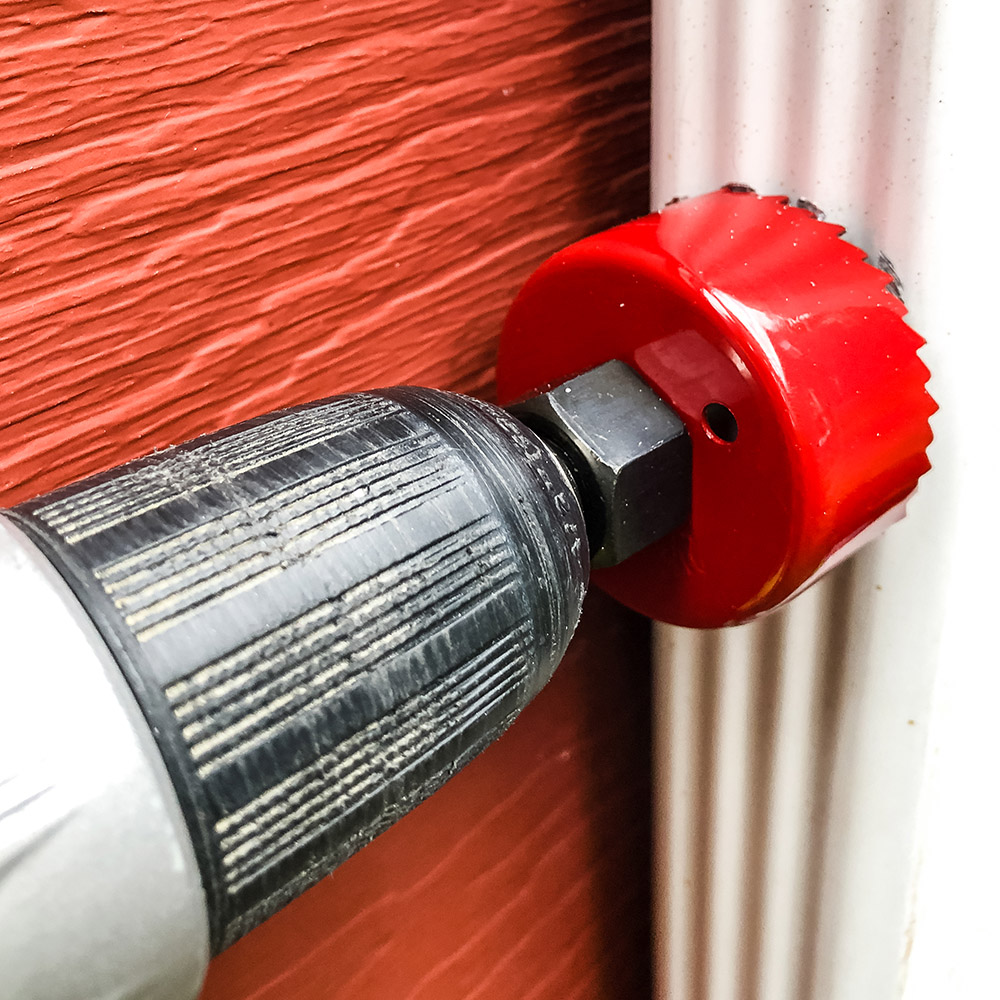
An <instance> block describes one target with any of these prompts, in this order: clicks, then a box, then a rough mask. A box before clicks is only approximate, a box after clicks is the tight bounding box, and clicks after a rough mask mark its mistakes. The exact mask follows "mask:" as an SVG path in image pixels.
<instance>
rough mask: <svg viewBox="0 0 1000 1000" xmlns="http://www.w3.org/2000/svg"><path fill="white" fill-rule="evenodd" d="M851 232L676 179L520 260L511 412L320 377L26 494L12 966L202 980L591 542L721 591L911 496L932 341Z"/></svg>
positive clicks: (457, 707)
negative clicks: (167, 444) (308, 391)
mask: <svg viewBox="0 0 1000 1000" xmlns="http://www.w3.org/2000/svg"><path fill="white" fill-rule="evenodd" d="M723 231H726V232H728V233H731V234H738V236H737V235H734V236H733V237H732V238H733V239H738V245H737V249H736V251H735V253H736V255H737V256H741V259H743V260H746V261H748V262H757V266H755V267H750V268H733V267H732V255H733V253H734V251H733V249H732V248H731V247H729V246H724V247H720V241H719V240H718V239H717V238H715V237H716V236H717V234H718V233H719V232H723ZM840 235H841V230H839V229H838V228H837V227H833V226H830V225H828V224H826V223H824V222H823V221H822V220H820V219H819V218H817V215H816V212H815V211H814V210H812V209H811V206H808V205H806V206H796V205H792V204H791V203H790V202H789V201H788V200H787V199H783V198H761V197H758V196H757V195H756V194H755V193H753V192H751V191H749V190H748V189H745V188H743V187H741V186H732V187H730V188H726V189H723V190H722V191H718V192H713V193H712V194H709V195H705V196H702V197H700V198H693V199H687V200H685V201H679V202H677V203H675V204H672V205H671V206H668V207H667V208H666V209H665V210H664V211H663V212H661V213H658V214H657V215H654V216H650V217H647V218H646V219H641V220H637V221H636V222H634V223H630V224H628V225H626V226H623V227H618V228H617V229H615V230H611V231H609V232H608V233H604V234H599V235H598V236H596V237H591V238H590V239H588V240H584V241H582V242H581V243H579V244H576V245H575V246H573V247H570V248H567V250H565V251H562V252H561V253H560V254H557V255H556V257H554V258H553V259H552V260H550V261H549V262H547V263H546V264H545V265H543V266H542V268H540V269H539V271H538V272H536V274H535V275H534V276H533V277H532V278H531V279H530V280H529V282H528V284H527V285H526V286H525V288H524V289H523V290H522V292H521V294H520V296H519V297H518V299H517V301H516V302H515V304H514V306H513V308H512V310H511V313H510V315H509V317H508V320H507V323H506V326H505V330H504V333H503V336H502V339H501V355H500V362H499V366H498V386H499V390H500V394H501V396H502V398H503V399H504V401H505V402H507V401H511V400H514V401H515V402H514V403H513V405H510V406H509V407H508V408H507V409H502V408H500V407H498V406H494V405H491V404H487V403H483V402H481V401H479V400H475V399H470V398H468V397H463V396H458V395H455V394H452V393H447V392H442V391H439V390H433V389H424V388H415V387H398V388H394V389H386V390H379V391H371V392H362V393H357V394H354V395H347V396H340V397H334V398H332V399H327V400H322V401H319V402H316V403H311V404H307V405H305V406H300V407H296V408H294V409H290V410H285V411H280V412H278V413H274V414H270V415H268V416H264V417H260V418H257V419H255V420H251V421H249V422H246V423H244V424H241V425H238V426H236V427H232V428H229V429H227V430H224V431H221V432H219V433H216V434H212V435H209V436H207V437H203V438H199V439H197V440H195V441H192V442H189V443H187V444H184V445H181V446H179V447H175V448H171V449H168V450H167V451H164V452H161V453H159V454H154V455H151V456H149V457H147V458H145V459H141V460H139V461H136V462H133V463H130V464H128V465H126V466H123V467H122V468H120V469H116V470H112V471H111V472H108V473H103V474H101V475H98V476H95V477H92V478H91V479H88V480H85V481H84V482H82V483H78V484H75V485H73V486H69V487H67V488H64V489H61V490H57V491H55V492H54V493H51V494H49V495H47V496H44V497H40V498H38V499H35V500H32V501H30V502H28V503H24V504H21V505H20V506H18V507H15V508H13V509H12V510H9V511H6V512H5V513H4V514H3V516H2V517H0V590H2V595H3V600H4V605H3V606H4V607H5V609H6V612H7V616H8V620H7V623H6V626H5V636H6V640H7V641H6V652H5V657H4V663H3V667H2V668H0V676H2V679H3V696H2V700H0V997H4V998H6V997H17V998H19V1000H28V998H32V1000H34V998H37V1000H42V998H45V1000H50V998H51V1000H68V998H80V1000H82V998H88V1000H95V998H104V997H107V998H111V997H116V998H119V997H121V998H124V997H135V998H139V997H141V998H143V1000H188V998H192V997H195V996H196V995H197V992H198V989H199V987H200V983H201V980H202V977H203V975H204V971H205V967H206V964H207V961H208V958H209V955H210V954H214V953H218V952H219V951H221V950H222V949H224V948H226V947H227V946H228V945H229V944H231V943H232V942H233V941H235V940H237V939H238V938H239V937H241V936H242V935H244V934H245V933H247V932H248V931H249V930H251V929H252V928H253V927H255V926H256V925H258V924H259V923H261V922H262V921H263V920H265V919H266V918H267V917H268V916H270V915H271V914H273V913H274V912H275V911H277V910H278V909H279V908H281V907H282V906H284V905H285V904H286V903H287V902H288V901H289V900H291V899H293V898H294V897H295V896H297V895H298V894H300V893H301V892H303V891H304V890H305V889H306V888H308V887H309V886H310V885H312V884H314V883H315V882H316V881H317V880H318V879H320V878H322V877H323V876H324V875H326V874H328V873H329V872H330V871H331V870H332V869H333V868H334V867H336V866H337V865H338V864H339V863H341V862H342V861H343V860H344V859H346V858H347V857H348V856H350V855H351V854H353V853H354V852H355V851H357V850H358V849H360V848H361V847H362V846H364V844H366V843H367V842H368V841H370V840H371V839H372V838H373V837H374V836H376V835H377V834H378V833H380V832H381V831H382V830H384V829H386V827H388V826H389V825H390V824H392V823H393V822H394V821H395V820H396V819H398V818H399V817H400V816H402V815H403V814H404V813H405V812H407V811H408V810H409V809H411V808H412V807H413V806H414V805H416V804H417V803H419V802H420V801H422V800H423V799H424V798H426V797H427V796H428V795H429V794H431V793H432V792H433V791H434V790H435V789H437V788H438V787H440V786H441V785H442V784H443V783H444V782H445V781H447V780H448V778H449V777H451V776H452V775H453V774H454V773H455V772H456V771H457V770H459V769H460V768H461V767H462V766H463V765H464V764H466V763H467V762H468V761H469V760H470V759H472V758H473V757H474V756H475V755H476V754H478V753H479V752H480V751H481V750H482V749H484V747H486V746H487V745H488V744H489V743H490V742H492V741H493V740H494V739H495V738H496V737H497V736H498V735H499V734H500V733H501V732H503V731H504V729H506V728H507V726H508V725H509V724H510V723H511V721H512V720H513V719H514V718H515V717H516V715H517V714H518V712H519V711H520V710H521V709H522V708H523V707H524V705H526V704H527V703H528V702H529V701H530V700H531V698H532V697H533V696H534V695H535V694H536V693H537V692H538V691H539V690H540V688H541V687H542V686H543V685H544V684H545V682H546V681H547V680H548V679H549V677H550V676H551V674H552V672H553V670H554V669H555V667H556V666H557V665H558V663H559V660H560V658H561V657H562V655H563V653H564V652H565V649H566V647H567V644H568V643H569V641H570V638H571V637H572V634H573V631H574V629H575V627H576V624H577V621H578V619H579V616H580V612H581V607H582V602H583V597H584V594H585V591H586V588H587V586H588V582H589V580H590V578H591V576H592V575H593V577H594V579H595V580H597V581H599V582H600V583H601V584H602V586H604V587H606V589H608V590H609V591H610V592H611V593H612V594H614V595H615V596H618V597H619V598H621V599H622V600H624V601H625V602H626V603H628V604H630V605H631V606H633V607H636V608H638V609H639V610H642V611H644V612H646V613H647V614H649V615H650V616H651V617H654V618H657V619H659V620H664V621H670V622H673V623H675V624H681V625H688V626H694V627H714V626H722V625H727V624H733V623H736V622H739V621H743V620H747V619H749V618H751V617H754V616H755V615H758V614H761V613H763V612H764V611H767V610H768V609H770V608H772V607H774V606H776V605H778V604H780V603H782V602H783V601H785V600H787V599H789V598H791V597H792V596H794V594H795V593H797V592H798V591H799V590H801V589H802V587H804V586H806V585H808V583H809V582H811V580H812V579H814V578H815V577H816V576H817V574H818V573H820V572H822V571H824V570H825V569H828V568H829V567H830V566H831V565H833V564H834V563H835V562H836V561H837V560H838V559H839V558H842V557H843V556H844V555H846V554H848V553H849V552H850V551H853V548H855V547H856V546H857V544H859V543H860V542H861V541H863V540H865V539H866V538H867V537H868V535H869V533H870V529H871V527H872V526H877V527H880V526H883V525H884V524H885V523H887V522H888V521H889V520H891V519H893V518H895V517H897V516H899V515H900V513H901V511H902V505H903V503H904V502H905V500H906V498H907V497H908V496H909V495H910V494H911V493H912V491H913V489H914V488H915V486H916V481H917V479H918V478H919V476H920V475H921V474H922V473H923V472H924V471H925V470H926V468H927V462H926V457H925V449H926V445H927V443H928V441H929V439H930V431H929V426H928V422H927V421H928V417H929V415H930V413H931V412H932V410H933V403H932V402H931V401H930V397H929V396H927V394H926V391H925V389H924V383H925V382H926V379H927V373H926V369H924V368H923V366H922V364H921V363H920V361H919V360H918V359H917V358H916V353H915V351H916V347H917V345H918V344H919V343H920V341H919V338H917V337H916V335H915V334H914V333H913V332H912V331H911V330H910V329H909V327H907V326H906V324H905V322H904V321H903V319H902V316H903V313H904V311H905V310H904V308H903V307H902V303H901V301H900V299H899V298H898V295H897V294H895V292H896V289H895V288H893V287H887V285H890V284H891V276H890V275H887V274H886V273H884V272H883V271H881V270H878V269H876V268H874V267H872V266H871V265H869V264H868V263H866V262H865V258H864V255H863V254H862V253H861V251H858V250H856V249H855V248H853V247H851V246H850V245H849V244H847V243H845V242H844V241H843V240H842V239H840ZM739 241H742V245H741V244H740V243H739ZM803 245H804V247H805V249H804V250H800V247H802V246H803ZM723 251H724V252H723ZM781 253H784V258H781V256H780V254H781ZM776 256H777V258H778V261H777V263H776V262H775V258H776ZM779 265H780V266H779ZM747 271H749V274H748V273H747ZM817 276H818V277H820V278H821V279H822V280H821V281H820V283H819V288H817V285H816V278H817ZM807 289H809V290H808V291H807ZM805 299H808V308H806V303H805ZM592 566H593V573H592V570H591V567H592Z"/></svg>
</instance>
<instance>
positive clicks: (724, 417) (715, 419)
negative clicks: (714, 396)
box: [701, 403, 740, 444]
mask: <svg viewBox="0 0 1000 1000" xmlns="http://www.w3.org/2000/svg"><path fill="white" fill-rule="evenodd" d="M701 416H702V419H703V420H704V421H705V426H706V427H707V428H708V430H709V432H710V433H711V435H712V436H713V437H715V438H718V439H719V440H720V441H725V442H726V443H727V444H732V443H733V441H735V440H736V437H737V435H738V434H739V432H740V429H739V427H738V426H737V424H736V417H734V416H733V411H732V410H730V409H729V407H728V406H723V405H722V403H709V404H708V406H706V407H705V409H704V410H702V411H701Z"/></svg>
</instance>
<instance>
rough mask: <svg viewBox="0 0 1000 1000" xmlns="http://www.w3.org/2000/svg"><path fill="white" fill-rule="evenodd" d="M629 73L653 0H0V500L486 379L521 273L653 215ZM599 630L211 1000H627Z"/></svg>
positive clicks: (639, 749)
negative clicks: (533, 698) (505, 733)
mask: <svg viewBox="0 0 1000 1000" xmlns="http://www.w3.org/2000/svg"><path fill="white" fill-rule="evenodd" d="M648 60H649V4H648V0H647V2H632V0H591V2H588V3H586V4H580V3H578V2H576V0H556V2H550V0H546V2H544V3H541V2H537V0H514V2H504V3H500V4H496V3H475V4H472V5H466V6H465V7H462V8H460V7H459V6H458V5H455V4H448V3H443V2H441V0H413V2H408V0H407V2H394V3H388V2H376V3H357V2H355V3H328V2H323V0H297V2H296V3H293V4H289V3H280V2H272V0H253V2H245V3H236V2H233V0H211V2H209V0H180V2H176V3H171V2H164V0H135V2H130V3H128V4H120V3H101V4H87V3H84V2H82V0H81V2H77V0H63V2H47V0H14V2H11V3H9V4H7V5H5V7H4V12H3V17H0V134H2V136H3V145H2V148H0V190H2V191H3V199H2V204H0V269H2V274H3V281H2V282H0V310H2V314H3V330H2V333H0V371H2V375H3V391H4V405H3V410H2V413H0V427H2V430H3V441H4V447H3V449H2V450H0V499H2V502H3V503H4V504H8V505H9V504H14V503H17V502H19V501H21V500H23V499H26V498H28V497H29V496H32V495H36V494H38V493H42V492H44V491H47V490H49V489H51V488H53V487H56V486H59V485H61V484H63V483H66V482H70V481H75V480H78V479H80V478H81V477H83V476H84V475H87V474H89V473H92V472H96V471H98V470H100V469H102V468H107V467H110V466H111V465H113V464H116V463H118V462H120V461H124V460H126V459H130V458H133V457H136V456H138V455H141V454H145V453H148V452H151V451H153V450H155V449H159V448H161V447H163V446H165V445H167V444H171V443H175V442H177V441H182V440H184V439H186V438H190V437H192V436H193V435H195V434H197V433H200V432H203V431H211V430H214V429H216V428H219V427H223V426H226V425H229V424H232V423H234V422H235V421H237V420H239V419H242V418H244V417H248V416H252V415H255V414H258V413H263V412H266V411H269V410H272V409H274V408H276V407H280V406H290V405H293V404H296V403H299V402H303V401H306V400H311V399H316V398H319V397H322V396H324V395H329V394H332V393H336V392H340V391H347V390H351V389H357V388H367V387H372V386H379V385H386V384H392V383H397V382H414V383H425V384H429V385H434V386H442V387H450V388H457V389H462V390H471V391H476V392H480V391H482V392H485V393H487V394H488V393H489V392H490V386H491V383H492V378H493V373H492V367H493V360H494V356H495V352H496V337H497V335H498V333H499V330H500V325H501V322H502V319H503V315H504V313H505V311H506V309H507V307H508V305H509V303H510V301H511V299H512V298H513V296H514V294H515V292H516V291H517V289H518V287H519V286H520V284H521V283H522V281H523V280H524V279H525V278H526V277H527V276H528V274H529V273H530V272H531V270H532V269H533V268H534V267H535V266H537V264H539V263H540V262H541V261H542V260H543V259H544V258H545V257H546V256H547V255H548V254H550V253H552V252H554V251H555V250H557V249H559V248H560V247H562V246H564V245H565V244H566V243H569V242H572V241H573V240H575V239H578V238H580V237H582V236H584V235H586V234H588V233H590V232H593V231H595V230H597V229H599V228H601V227H603V226H607V225H611V224H614V223H617V222H619V221H623V220H625V219H626V218H629V217H633V216H636V215H639V214H642V212H643V211H644V210H645V207H646V202H647V198H648V162H649V156H648V125H649V121H648V114H649V61H648ZM95 514H99V510H96V509H95ZM86 527H87V526H86V525H83V526H81V530H85V529H86ZM199 540H200V538H192V539H191V540H190V541H191V544H195V543H196V542H198V541H199ZM120 569H121V573H122V574H125V576H127V575H128V573H129V572H133V571H134V572H138V571H139V567H138V566H136V567H132V569H131V570H129V569H128V568H126V567H121V568H120ZM125 576H122V575H118V576H115V577H114V579H115V580H119V579H124V578H125ZM133 585H134V586H139V585H140V581H139V580H135V581H131V582H130V583H128V584H127V585H126V586H125V588H124V590H123V593H124V592H125V591H128V590H129V588H131V587H132V586H133ZM587 614H588V616H589V619H590V623H589V624H586V623H585V625H584V627H583V633H582V635H581V637H580V640H579V642H578V644H577V646H576V649H575V652H574V653H573V655H572V656H571V658H570V661H569V662H568V663H566V664H565V665H564V667H563V668H561V669H560V671H558V672H557V674H556V677H555V679H554V680H553V682H552V685H550V687H549V688H548V689H547V690H546V691H545V692H543V695H542V696H541V700H540V701H539V702H538V703H537V704H536V705H533V706H531V707H529V709H528V713H529V714H526V715H525V716H524V717H523V718H522V719H521V720H520V722H519V723H518V724H517V725H516V726H515V729H514V730H513V731H512V732H511V734H510V736H509V738H507V739H505V740H504V741H503V742H502V743H501V744H499V745H498V746H496V747H495V748H493V749H492V750H491V751H488V752H487V753H486V754H484V755H483V757H482V758H480V759H479V760H478V761H477V762H476V763H475V764H474V765H473V766H472V768H471V769H470V770H469V771H468V772H463V773H462V774H460V775H459V776H457V777H456V778H455V779H454V780H453V781H452V782H451V783H450V784H449V785H448V786H446V788H445V789H444V790H443V792H442V794H441V797H440V799H439V798H438V797H437V796H435V797H434V798H433V799H432V800H431V801H430V802H428V803H426V804H425V805H424V806H422V807H420V809H418V810H417V812H416V813H415V814H413V815H411V816H408V817H405V818H404V819H403V820H401V821H400V823H399V824H398V825H397V827H395V828H393V829H392V830H390V831H389V832H388V833H387V834H386V835H385V836H384V837H383V838H379V839H378V840H376V841H375V842H374V843H373V844H371V845H369V847H367V848H365V850H364V851H362V852H361V853H360V854H359V855H358V856H356V857H355V858H354V859H352V860H351V861H350V862H348V863H347V865H345V866H344V868H342V869H340V870H339V871H338V872H337V873H336V874H335V875H333V876H332V877H331V878H329V879H326V880H324V881H323V882H322V883H320V885H318V886H317V887H316V888H315V889H313V890H311V891H310V892H309V893H307V895H306V896H305V897H304V898H303V899H301V900H300V901H299V902H298V903H296V904H293V905H292V906H290V907H288V908H287V909H286V910H285V911H283V912H282V913H281V914H280V915H279V917H278V918H277V919H276V920H274V921H270V922H269V923H268V924H267V925H266V926H265V927H263V928H261V929H260V930H259V931H257V932H254V933H253V934H252V935H250V936H249V937H248V938H247V939H246V940H245V941H242V942H240V943H239V944H237V945H236V946H234V948H233V949H231V950H230V951H229V952H228V953H227V954H225V955H224V956H222V958H221V959H220V960H219V961H218V964H217V965H216V966H215V967H214V968H213V970H212V971H211V972H210V978H209V983H208V985H207V987H206V997H210V998H213V1000H221V998H227V1000H235V998H238V997H248V996H254V997H256V998H264V997H274V998H281V1000H290V998H291V1000H306V998H310V1000H312V998H316V1000H319V998H322V1000H331V998H333V997H338V998H339V997H345V998H347V997H349V998H352V1000H355V998H378V1000H381V998H384V997H400V998H402V997H408V996H409V997H415V996H421V997H433V998H434V1000H450V998H456V1000H458V998H461V1000H466V998H468V997H470V996H476V997H480V998H483V997H486V998H489V997H508V996H512V995H523V996H531V997H533V998H535V1000H549V998H552V1000H565V998H568V997H573V996H588V997H613V998H618V997H622V996H644V995H647V994H648V986H647V981H648V947H647V940H648V933H647V929H648V895H647V871H648V844H647V840H648V815H649V811H648V810H649V807H648V780H649V771H648V718H647V712H648V705H647V702H648V698H647V684H648V671H647V667H646V663H645V657H646V652H647V648H648V644H647V640H646V635H645V631H644V629H643V625H642V623H641V622H639V621H638V620H637V619H636V618H634V617H633V616H631V615H628V614H627V613H625V612H624V611H622V609H620V608H617V607H616V606H615V605H614V604H613V603H612V602H609V601H602V600H601V599H600V597H599V596H597V595H595V597H594V598H593V600H592V604H591V606H590V608H589V611H588V612H587Z"/></svg>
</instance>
